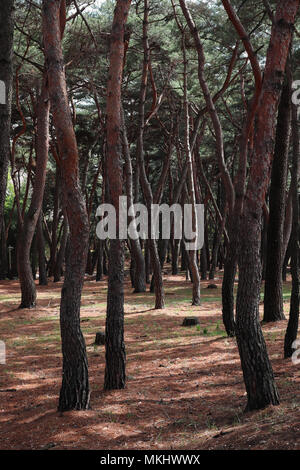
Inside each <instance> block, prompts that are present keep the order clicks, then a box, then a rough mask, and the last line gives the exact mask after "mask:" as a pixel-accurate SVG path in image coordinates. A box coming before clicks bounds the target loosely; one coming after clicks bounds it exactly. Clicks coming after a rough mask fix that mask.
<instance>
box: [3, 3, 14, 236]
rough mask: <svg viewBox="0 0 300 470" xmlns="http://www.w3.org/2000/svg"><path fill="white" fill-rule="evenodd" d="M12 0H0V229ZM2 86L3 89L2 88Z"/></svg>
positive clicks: (10, 74) (5, 167) (10, 75)
mask: <svg viewBox="0 0 300 470" xmlns="http://www.w3.org/2000/svg"><path fill="white" fill-rule="evenodd" d="M13 33H14V0H2V2H1V8H0V89H1V96H2V95H3V93H4V95H5V103H3V102H1V103H0V229H1V230H2V223H3V212H4V202H5V196H6V183H7V171H8V163H9V157H10V124H11V101H12V83H13V69H12V56H13ZM3 87H5V89H4V90H3Z"/></svg>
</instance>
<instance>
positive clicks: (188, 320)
mask: <svg viewBox="0 0 300 470" xmlns="http://www.w3.org/2000/svg"><path fill="white" fill-rule="evenodd" d="M199 323H200V322H199V318H198V317H185V319H184V320H183V322H182V325H181V326H194V325H199Z"/></svg>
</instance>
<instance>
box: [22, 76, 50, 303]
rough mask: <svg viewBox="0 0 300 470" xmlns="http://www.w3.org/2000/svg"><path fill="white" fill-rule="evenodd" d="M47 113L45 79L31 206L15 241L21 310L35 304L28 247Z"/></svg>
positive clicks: (39, 198)
mask: <svg viewBox="0 0 300 470" xmlns="http://www.w3.org/2000/svg"><path fill="white" fill-rule="evenodd" d="M49 112H50V102H49V96H48V90H47V83H46V78H45V77H44V79H43V84H42V91H41V95H40V97H39V100H38V105H37V131H36V132H37V135H36V171H35V176H34V185H33V192H32V197H31V203H30V207H29V209H28V212H27V214H26V215H25V219H24V223H23V227H22V230H21V233H20V236H19V240H18V273H19V279H20V284H21V292H22V300H21V305H20V308H32V307H34V306H35V304H36V286H35V283H34V279H33V275H32V268H31V264H30V248H31V244H32V239H33V236H34V232H35V228H36V225H37V221H38V218H39V215H40V211H41V207H42V203H43V196H44V189H45V182H46V170H47V161H48V152H49Z"/></svg>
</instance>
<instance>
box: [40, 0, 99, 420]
mask: <svg viewBox="0 0 300 470" xmlns="http://www.w3.org/2000/svg"><path fill="white" fill-rule="evenodd" d="M64 6H65V2H61V1H60V0H43V8H42V14H43V37H44V53H45V58H46V70H47V76H48V85H49V95H50V101H51V109H52V114H53V122H54V126H55V130H56V137H57V144H58V150H59V152H58V153H59V165H60V171H61V179H62V189H63V203H64V207H65V210H66V213H67V217H68V222H69V227H70V238H69V241H70V243H69V250H68V253H67V260H66V273H65V279H64V285H63V288H62V296H61V304H60V325H61V338H62V354H63V375H62V386H61V390H60V397H59V405H58V409H59V410H60V411H66V410H71V409H76V410H80V409H86V408H88V407H89V401H90V391H89V380H88V364H87V355H86V347H85V341H84V338H83V335H82V332H81V328H80V303H81V292H82V286H83V280H84V271H85V266H86V259H87V249H88V238H89V226H88V217H87V212H86V207H85V203H84V200H83V197H82V194H81V191H80V184H79V178H78V149H77V143H76V137H75V133H74V129H73V123H72V116H71V111H70V107H69V103H68V96H67V88H66V77H65V71H64V62H63V53H62V45H61V38H62V33H63V30H64V18H65V14H64Z"/></svg>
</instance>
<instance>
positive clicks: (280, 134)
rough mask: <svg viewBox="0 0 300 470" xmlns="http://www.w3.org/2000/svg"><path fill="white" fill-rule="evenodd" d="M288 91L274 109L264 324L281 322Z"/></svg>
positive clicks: (289, 117) (284, 91)
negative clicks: (273, 146) (274, 127)
mask: <svg viewBox="0 0 300 470" xmlns="http://www.w3.org/2000/svg"><path fill="white" fill-rule="evenodd" d="M290 103H291V89H290V84H289V80H287V79H286V80H285V83H284V86H283V90H282V94H281V100H280V104H279V109H278V118H277V129H276V143H275V151H274V157H273V164H272V176H271V187H270V196H269V200H270V214H269V223H268V236H267V255H266V256H267V258H266V273H265V281H266V282H265V297H264V318H263V321H265V322H272V321H278V320H283V319H284V318H285V317H284V313H283V295H282V263H283V259H282V255H283V253H282V243H283V224H284V214H285V200H286V197H285V192H286V182H287V165H288V151H289V140H290V124H291V106H290Z"/></svg>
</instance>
